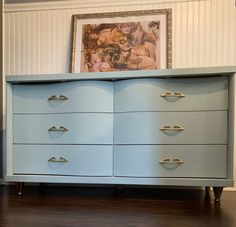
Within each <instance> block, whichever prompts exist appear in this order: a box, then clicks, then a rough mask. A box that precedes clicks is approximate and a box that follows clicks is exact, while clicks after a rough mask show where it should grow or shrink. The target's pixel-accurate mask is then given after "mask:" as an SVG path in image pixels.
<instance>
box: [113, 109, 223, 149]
mask: <svg viewBox="0 0 236 227" xmlns="http://www.w3.org/2000/svg"><path fill="white" fill-rule="evenodd" d="M227 114H228V112H227V111H208V112H204V111H203V112H135V113H119V114H118V113H117V114H115V116H114V143H115V144H227Z"/></svg>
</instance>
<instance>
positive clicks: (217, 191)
mask: <svg viewBox="0 0 236 227" xmlns="http://www.w3.org/2000/svg"><path fill="white" fill-rule="evenodd" d="M223 189H224V188H223V187H213V191H214V195H215V202H216V203H219V202H220V197H221V194H222V192H223Z"/></svg>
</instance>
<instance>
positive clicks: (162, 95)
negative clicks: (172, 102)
mask: <svg viewBox="0 0 236 227" xmlns="http://www.w3.org/2000/svg"><path fill="white" fill-rule="evenodd" d="M161 97H177V98H182V97H185V95H184V94H183V93H181V92H179V91H176V92H175V93H172V92H169V91H167V92H164V93H162V94H161Z"/></svg>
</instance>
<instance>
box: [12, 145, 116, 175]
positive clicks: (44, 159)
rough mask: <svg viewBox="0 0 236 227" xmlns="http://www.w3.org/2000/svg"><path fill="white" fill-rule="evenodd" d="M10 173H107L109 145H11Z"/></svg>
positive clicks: (110, 166) (110, 157) (108, 168)
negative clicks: (11, 161)
mask: <svg viewBox="0 0 236 227" xmlns="http://www.w3.org/2000/svg"><path fill="white" fill-rule="evenodd" d="M13 149H14V154H13V173H14V174H53V175H78V176H79V175H80V176H111V175H112V171H113V168H112V157H113V155H112V146H110V145H105V146H103V145H98V146H92V145H90V146H86V145H60V146H59V145H14V148H13Z"/></svg>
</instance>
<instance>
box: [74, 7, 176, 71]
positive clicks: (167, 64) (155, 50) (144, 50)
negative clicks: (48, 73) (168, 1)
mask: <svg viewBox="0 0 236 227" xmlns="http://www.w3.org/2000/svg"><path fill="white" fill-rule="evenodd" d="M171 26H172V18H171V9H158V10H143V11H128V12H112V13H95V14H81V15H73V16H72V45H71V47H72V50H71V64H70V71H71V72H72V73H78V72H107V71H122V70H152V69H165V68H171V66H172V44H171V43H172V32H171Z"/></svg>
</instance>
